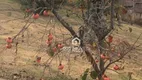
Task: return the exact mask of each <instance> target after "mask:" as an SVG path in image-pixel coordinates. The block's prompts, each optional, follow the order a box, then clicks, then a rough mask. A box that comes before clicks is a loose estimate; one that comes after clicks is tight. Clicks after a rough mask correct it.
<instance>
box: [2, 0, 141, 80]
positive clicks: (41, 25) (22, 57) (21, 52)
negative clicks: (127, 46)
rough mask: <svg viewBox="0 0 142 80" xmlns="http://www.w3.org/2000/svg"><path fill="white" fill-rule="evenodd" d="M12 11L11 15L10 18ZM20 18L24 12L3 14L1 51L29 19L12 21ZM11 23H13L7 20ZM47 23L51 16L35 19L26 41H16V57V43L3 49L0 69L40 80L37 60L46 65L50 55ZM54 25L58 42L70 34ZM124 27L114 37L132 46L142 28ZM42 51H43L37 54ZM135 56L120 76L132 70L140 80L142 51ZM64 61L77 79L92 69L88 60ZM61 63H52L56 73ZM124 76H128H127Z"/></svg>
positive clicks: (113, 75)
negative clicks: (130, 29)
mask: <svg viewBox="0 0 142 80" xmlns="http://www.w3.org/2000/svg"><path fill="white" fill-rule="evenodd" d="M0 1H1V2H2V3H6V4H8V5H12V6H13V7H14V8H17V6H18V5H15V4H10V3H12V2H7V1H9V0H0ZM0 4H1V3H0ZM8 8H9V7H8ZM0 9H1V8H0ZM9 12H10V14H11V15H8V14H9ZM17 17H18V18H22V17H23V13H20V12H17V11H0V51H1V50H2V49H3V48H4V47H5V44H6V42H5V38H7V37H8V36H14V35H15V34H17V33H18V32H19V30H20V29H21V28H22V27H23V26H24V25H25V23H26V19H18V20H13V19H15V18H17ZM8 20H12V21H8ZM48 20H49V18H48V17H47V18H44V17H41V18H40V19H39V20H36V21H35V22H34V23H32V24H31V25H30V26H29V28H28V30H27V31H26V32H25V33H24V35H25V37H24V38H22V37H21V36H19V37H18V38H17V39H16V41H18V42H19V47H18V54H17V55H16V54H15V44H14V43H13V46H14V47H13V48H12V49H9V50H4V51H3V52H2V53H0V64H3V65H1V66H0V67H2V68H6V69H8V70H9V71H19V70H26V71H29V74H31V75H33V76H36V77H38V78H39V77H40V76H41V73H42V71H43V67H42V66H35V65H34V64H35V62H34V60H35V57H36V56H37V55H38V56H42V62H41V63H44V62H45V61H46V60H47V59H48V58H49V56H48V55H47V54H46V52H45V49H46V44H45V41H46V39H47V35H48V33H49V32H48V31H45V28H46V23H47V21H48ZM31 21H32V20H31ZM71 21H72V22H73V21H74V20H71ZM56 22H57V21H55V22H54V21H53V23H56ZM53 23H50V24H49V25H48V27H47V30H49V29H50V28H52V27H53V26H54V25H53ZM55 26H56V28H55V31H56V32H54V29H52V31H53V34H56V37H57V38H59V40H61V39H60V38H61V37H62V35H60V34H61V33H66V34H69V32H67V30H66V29H64V28H63V27H62V26H61V24H60V23H58V22H57V23H56V24H55ZM129 27H130V28H132V29H133V31H132V32H131V33H130V32H129V31H128V30H129ZM121 28H122V30H121V29H118V31H114V32H113V34H114V35H115V36H114V38H118V37H119V38H121V39H124V40H127V41H129V42H130V43H133V42H134V41H135V40H136V38H137V37H138V36H139V34H140V33H141V32H142V28H141V27H139V26H137V25H133V26H131V25H129V24H123V25H122V27H121ZM60 29H61V30H60ZM75 29H76V28H75ZM44 31H45V32H44ZM116 32H118V33H119V34H117V33H116ZM44 33H46V34H45V37H44V38H43V39H41V36H43V34H44ZM67 37H70V36H67ZM22 40H24V42H22ZM137 44H142V37H141V38H140V40H139V42H138V43H137ZM41 45H42V46H41ZM39 50H41V51H40V52H38V51H39ZM15 55H16V56H15ZM65 55H66V56H69V55H68V53H65ZM132 55H138V58H137V62H132V61H131V60H130V61H127V63H125V70H123V71H120V73H121V74H126V73H127V72H129V71H133V73H134V74H133V78H135V79H137V80H141V79H142V77H141V76H142V75H141V71H142V70H140V68H142V67H141V66H142V63H141V62H140V61H141V60H142V59H141V57H142V53H141V51H139V53H132ZM15 57H16V58H17V59H16V63H13V62H14V61H13V60H14V58H15ZM71 57H74V54H73V55H71ZM62 62H63V63H64V65H65V70H64V71H63V72H64V73H65V72H66V71H68V65H71V66H70V67H71V70H70V71H71V72H70V76H72V77H74V78H77V77H80V74H82V73H83V72H84V70H85V69H86V68H89V67H90V66H88V65H89V63H87V62H86V60H83V59H81V58H78V59H77V60H73V58H71V60H70V64H68V58H64V59H63V61H62ZM136 63H137V64H136ZM11 64H12V65H11ZM58 64H59V61H57V60H56V59H55V60H53V62H52V65H51V66H52V68H51V72H53V73H54V74H56V73H58V72H60V71H58V70H57V66H58ZM12 73H13V72H12ZM49 73H50V72H49V71H48V70H46V76H47V77H50V76H49ZM107 73H108V74H109V75H110V76H111V79H112V80H120V79H119V78H120V76H121V75H119V74H117V73H115V72H113V71H110V70H108V71H107ZM52 76H53V75H52ZM125 76H126V77H127V75H125ZM48 80H49V79H48ZM55 80H59V79H55ZM122 80H124V79H122Z"/></svg>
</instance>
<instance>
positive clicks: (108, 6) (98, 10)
mask: <svg viewBox="0 0 142 80" xmlns="http://www.w3.org/2000/svg"><path fill="white" fill-rule="evenodd" d="M32 3H34V4H38V5H33V9H34V10H33V12H34V13H40V12H39V11H41V10H43V9H48V10H50V11H51V12H52V13H53V14H54V16H55V17H56V18H57V19H58V21H59V22H60V23H61V24H62V25H63V26H64V27H65V28H66V29H67V30H68V31H69V32H70V34H71V35H72V36H73V37H78V38H80V39H81V45H80V46H81V47H82V49H83V50H84V52H85V54H86V57H87V58H88V61H89V62H90V63H91V64H92V67H93V69H94V70H93V71H92V72H91V74H93V75H92V77H93V78H94V79H97V78H98V79H99V80H103V78H104V77H105V78H106V77H107V76H105V71H106V69H107V68H108V67H109V66H110V65H111V64H113V63H115V62H117V61H119V60H121V59H122V58H124V56H125V55H126V54H128V53H129V52H130V51H131V50H133V47H134V45H135V43H134V44H133V45H132V46H131V47H130V45H129V44H128V43H126V42H125V41H124V42H122V43H120V44H119V45H117V46H116V47H114V48H113V47H112V45H111V42H112V39H113V36H111V32H112V31H113V30H114V18H115V17H114V12H115V11H114V9H115V7H114V5H115V4H114V3H115V0H86V1H85V0H79V7H80V8H81V15H82V19H83V24H82V25H81V27H80V29H79V31H78V32H79V35H78V34H77V33H76V32H75V30H73V28H72V26H70V25H69V23H67V22H66V21H65V20H64V19H63V18H62V16H61V15H60V14H59V13H58V12H57V11H58V10H59V9H60V8H57V6H59V5H56V4H55V3H56V1H55V0H40V1H39V0H34V1H32ZM86 3H87V4H86ZM62 6H63V5H62ZM84 8H86V9H85V10H84ZM38 10H39V11H38ZM107 15H110V18H109V19H106V16H107ZM108 20H109V21H110V22H108ZM24 29H25V28H24ZM108 35H109V36H108ZM16 36H17V35H16ZM16 36H15V37H14V38H16ZM107 37H108V41H107V42H106V38H107ZM93 44H95V45H96V46H95V47H96V48H97V53H98V56H97V59H99V60H98V61H99V63H98V62H96V58H95V57H96V56H94V55H93V54H95V53H94V52H93V53H92V52H91V51H90V49H89V48H90V47H88V45H91V46H93ZM122 46H123V47H124V48H123V49H122V48H121V47H122ZM112 48H113V49H115V50H112ZM113 52H114V53H116V55H117V54H118V55H117V56H116V55H114V54H112V53H113ZM114 56H115V57H114ZM87 72H88V71H86V73H87Z"/></svg>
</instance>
